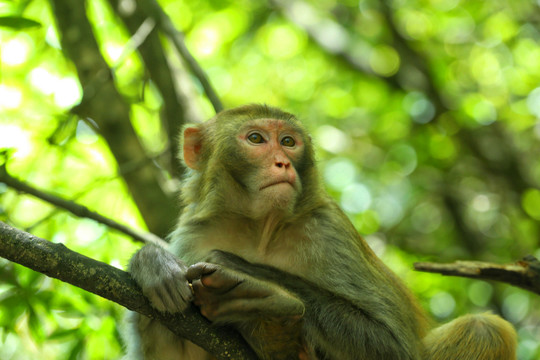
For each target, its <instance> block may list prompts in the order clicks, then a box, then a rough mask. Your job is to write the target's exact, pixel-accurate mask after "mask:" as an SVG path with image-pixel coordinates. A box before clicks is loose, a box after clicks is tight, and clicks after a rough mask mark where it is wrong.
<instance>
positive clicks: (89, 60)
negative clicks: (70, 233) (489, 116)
mask: <svg viewBox="0 0 540 360" xmlns="http://www.w3.org/2000/svg"><path fill="white" fill-rule="evenodd" d="M52 4H53V11H54V14H55V17H56V21H57V25H58V29H59V31H60V39H61V44H62V48H63V50H64V51H65V53H66V54H67V55H68V56H69V58H70V59H71V60H72V61H73V63H74V65H75V67H76V68H77V73H78V76H79V81H80V82H81V85H82V88H83V99H82V101H81V103H80V104H79V105H78V106H77V107H76V108H74V109H73V112H74V113H76V114H77V115H78V116H80V117H81V118H83V119H87V118H90V119H92V120H94V121H95V123H96V124H97V125H98V126H99V129H98V131H99V133H100V134H101V135H102V136H103V137H104V138H105V140H106V141H107V143H108V145H109V148H110V150H111V152H112V154H113V155H114V157H115V158H116V160H117V162H118V164H119V167H120V169H126V171H121V175H122V176H123V178H124V180H125V182H126V185H127V187H128V189H129V191H130V193H131V195H132V197H133V199H134V201H135V203H136V205H137V207H138V209H139V211H140V212H141V214H142V217H143V219H144V221H145V222H146V224H147V226H148V228H149V230H150V231H151V232H153V233H155V234H157V235H159V236H164V235H166V234H167V233H168V232H169V231H170V229H171V228H172V226H173V225H174V222H175V218H176V214H177V212H178V211H177V208H176V206H175V204H174V203H175V202H174V199H173V198H174V196H171V195H170V194H167V193H166V192H165V191H164V189H163V188H162V187H160V186H159V184H160V177H162V174H161V173H160V172H161V170H160V169H159V168H158V167H157V166H156V165H155V164H154V162H153V161H152V160H151V159H149V158H148V155H147V154H146V153H145V151H144V149H143V147H142V145H141V143H140V141H139V139H138V138H137V135H136V133H135V131H134V129H133V127H132V125H131V122H130V106H129V105H128V103H127V102H126V101H125V100H124V99H123V98H122V96H121V94H120V93H119V92H118V91H117V89H116V87H115V84H114V81H113V75H112V73H111V69H110V68H109V66H108V65H107V63H106V62H105V60H104V59H103V57H102V55H101V53H100V51H99V47H98V45H97V42H96V39H95V37H94V35H93V32H92V27H91V26H90V23H89V21H88V19H87V15H86V7H85V6H84V4H82V3H81V2H73V1H69V0H53V1H52ZM156 61H158V60H156ZM162 61H163V59H159V62H160V63H162ZM164 86H165V85H164ZM166 86H168V87H171V86H172V85H171V84H167V85H166ZM167 103H169V102H167ZM173 110H174V111H178V113H179V114H180V113H181V109H180V108H179V105H178V104H176V105H174V108H173V109H172V110H168V111H169V112H172V111H173ZM173 131H174V130H173ZM128 168H129V169H128ZM161 182H162V181H161Z"/></svg>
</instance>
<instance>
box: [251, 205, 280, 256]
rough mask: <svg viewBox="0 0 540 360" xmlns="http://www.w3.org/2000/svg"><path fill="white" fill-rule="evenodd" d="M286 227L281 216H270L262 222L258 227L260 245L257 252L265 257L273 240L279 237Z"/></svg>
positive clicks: (273, 214)
mask: <svg viewBox="0 0 540 360" xmlns="http://www.w3.org/2000/svg"><path fill="white" fill-rule="evenodd" d="M284 226H285V222H284V221H283V216H282V215H280V214H275V213H272V214H269V215H268V216H266V217H265V218H264V219H262V220H260V222H259V225H258V226H257V228H256V229H257V230H258V236H257V239H258V240H259V243H258V245H257V252H258V253H259V254H261V255H264V254H266V253H267V252H268V246H269V245H270V243H271V242H272V240H274V239H276V238H278V237H279V232H280V230H282V229H283V227H284Z"/></svg>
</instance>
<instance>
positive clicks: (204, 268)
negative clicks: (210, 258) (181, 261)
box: [186, 262, 219, 282]
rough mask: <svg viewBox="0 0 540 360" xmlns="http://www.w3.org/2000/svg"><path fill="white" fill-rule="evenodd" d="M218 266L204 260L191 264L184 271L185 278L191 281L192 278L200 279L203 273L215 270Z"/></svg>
mask: <svg viewBox="0 0 540 360" xmlns="http://www.w3.org/2000/svg"><path fill="white" fill-rule="evenodd" d="M218 268H219V265H215V264H210V263H204V262H200V263H196V264H193V265H191V266H190V267H188V269H187V271H186V279H187V280H188V281H190V282H193V280H196V279H200V278H201V277H202V276H203V275H208V274H211V273H213V272H215V271H216V270H217V269H218Z"/></svg>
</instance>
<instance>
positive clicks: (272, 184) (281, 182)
mask: <svg viewBox="0 0 540 360" xmlns="http://www.w3.org/2000/svg"><path fill="white" fill-rule="evenodd" d="M279 184H288V185H290V186H292V187H294V185H293V184H291V182H290V181H288V180H280V181H274V182H272V183H270V184H266V185H264V186H263V187H261V188H260V189H259V191H260V190H264V189H266V188H269V187H271V186H275V185H279Z"/></svg>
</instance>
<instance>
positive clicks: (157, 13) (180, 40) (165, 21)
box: [137, 0, 223, 113]
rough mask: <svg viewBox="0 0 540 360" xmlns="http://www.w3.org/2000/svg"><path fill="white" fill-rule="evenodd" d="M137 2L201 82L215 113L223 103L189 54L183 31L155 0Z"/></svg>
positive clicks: (220, 108) (221, 107)
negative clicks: (177, 27)
mask: <svg viewBox="0 0 540 360" xmlns="http://www.w3.org/2000/svg"><path fill="white" fill-rule="evenodd" d="M137 3H138V5H139V6H141V7H142V9H143V10H144V12H145V13H147V14H149V15H150V16H152V17H153V18H154V20H156V22H157V26H158V27H159V29H160V30H161V31H163V33H164V34H166V35H167V37H168V38H169V39H170V41H172V43H173V45H174V47H175V49H176V51H178V53H179V54H180V55H181V56H182V58H183V59H184V61H185V62H186V64H187V66H188V68H189V70H190V71H191V72H192V73H193V75H195V77H197V79H198V80H199V82H200V83H201V86H202V87H203V89H204V92H205V93H206V96H207V97H208V100H210V102H211V103H212V106H213V107H214V110H215V111H216V113H217V112H220V111H221V110H223V104H222V103H221V100H220V99H219V96H218V95H217V93H216V91H215V90H214V88H213V87H212V85H211V84H210V80H209V79H208V76H206V73H205V72H204V70H203V69H202V68H201V66H200V65H199V63H198V62H197V60H195V58H194V57H193V55H191V53H190V52H189V50H188V48H187V46H186V44H185V42H184V33H183V32H181V31H179V30H178V29H176V28H175V27H174V24H173V23H172V21H171V18H170V17H169V16H168V15H167V14H166V13H165V11H163V9H162V8H161V6H160V5H159V4H158V2H157V1H156V0H139V1H137Z"/></svg>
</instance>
